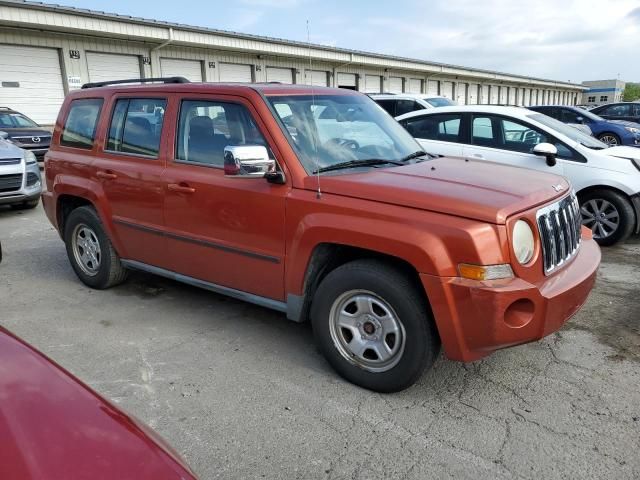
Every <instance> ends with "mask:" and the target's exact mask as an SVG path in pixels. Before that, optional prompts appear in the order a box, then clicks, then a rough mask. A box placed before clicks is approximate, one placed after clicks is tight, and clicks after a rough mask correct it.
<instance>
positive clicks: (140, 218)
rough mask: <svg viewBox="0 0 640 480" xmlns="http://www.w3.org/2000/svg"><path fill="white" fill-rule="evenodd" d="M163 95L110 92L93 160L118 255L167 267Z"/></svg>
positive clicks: (93, 172)
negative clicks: (117, 243)
mask: <svg viewBox="0 0 640 480" xmlns="http://www.w3.org/2000/svg"><path fill="white" fill-rule="evenodd" d="M166 107H167V97H166V96H164V95H162V96H161V95H157V96H156V95H153V94H150V95H145V96H144V97H133V96H130V95H115V96H114V97H113V98H112V101H111V102H110V103H109V105H108V111H107V112H106V116H107V118H108V122H107V125H106V128H105V132H103V134H102V135H103V137H102V138H104V142H103V143H102V144H101V146H100V147H99V148H98V152H97V154H96V157H95V160H94V162H93V164H92V175H93V176H94V178H95V180H96V181H97V182H99V183H100V184H101V185H102V189H103V191H104V195H105V197H106V199H107V205H108V207H109V215H110V217H111V221H112V223H113V229H114V232H115V234H116V236H117V237H118V240H119V242H120V245H122V247H123V248H124V251H123V252H120V253H121V256H122V257H123V258H125V259H128V260H136V261H139V262H142V263H145V264H148V265H153V266H157V267H161V268H166V265H167V264H166V242H165V238H164V221H163V217H162V207H163V198H164V188H163V186H164V184H163V183H162V178H161V176H162V171H163V170H164V167H165V160H166V153H165V152H166V141H164V142H163V141H162V139H166V135H164V133H165V132H164V129H165V125H164V113H165V110H166Z"/></svg>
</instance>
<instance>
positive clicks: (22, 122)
mask: <svg viewBox="0 0 640 480" xmlns="http://www.w3.org/2000/svg"><path fill="white" fill-rule="evenodd" d="M2 127H5V128H30V127H38V124H37V123H36V122H34V121H33V120H31V119H30V118H27V117H25V116H24V115H22V114H21V113H0V128H2Z"/></svg>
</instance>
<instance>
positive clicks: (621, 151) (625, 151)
mask: <svg viewBox="0 0 640 480" xmlns="http://www.w3.org/2000/svg"><path fill="white" fill-rule="evenodd" d="M598 152H599V153H604V154H605V155H609V156H610V157H620V158H630V159H633V160H640V148H637V147H625V146H620V147H609V148H605V149H604V150H598Z"/></svg>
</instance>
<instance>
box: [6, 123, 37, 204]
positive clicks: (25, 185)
mask: <svg viewBox="0 0 640 480" xmlns="http://www.w3.org/2000/svg"><path fill="white" fill-rule="evenodd" d="M8 136H9V135H8V134H7V133H6V132H1V131H0V205H11V207H12V208H15V209H26V208H35V207H37V206H38V203H39V202H40V193H41V192H42V179H41V177H40V167H38V161H37V159H36V156H35V154H34V153H33V152H31V151H29V150H23V149H22V148H19V147H17V146H16V145H14V144H13V143H11V142H10V141H9V140H7V137H8Z"/></svg>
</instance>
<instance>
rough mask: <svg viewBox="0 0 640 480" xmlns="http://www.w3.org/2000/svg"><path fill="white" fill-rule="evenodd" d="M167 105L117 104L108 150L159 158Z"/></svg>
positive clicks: (156, 102) (158, 100) (125, 100)
mask: <svg viewBox="0 0 640 480" xmlns="http://www.w3.org/2000/svg"><path fill="white" fill-rule="evenodd" d="M166 106H167V101H166V100H165V99H163V98H122V99H120V100H118V101H117V102H116V105H115V107H114V108H113V115H112V116H111V124H110V125H109V137H108V139H107V147H106V150H109V151H112V152H122V153H128V154H133V155H142V156H145V157H153V158H157V157H158V153H159V151H160V134H161V133H162V124H163V122H164V111H165V108H166Z"/></svg>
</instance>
